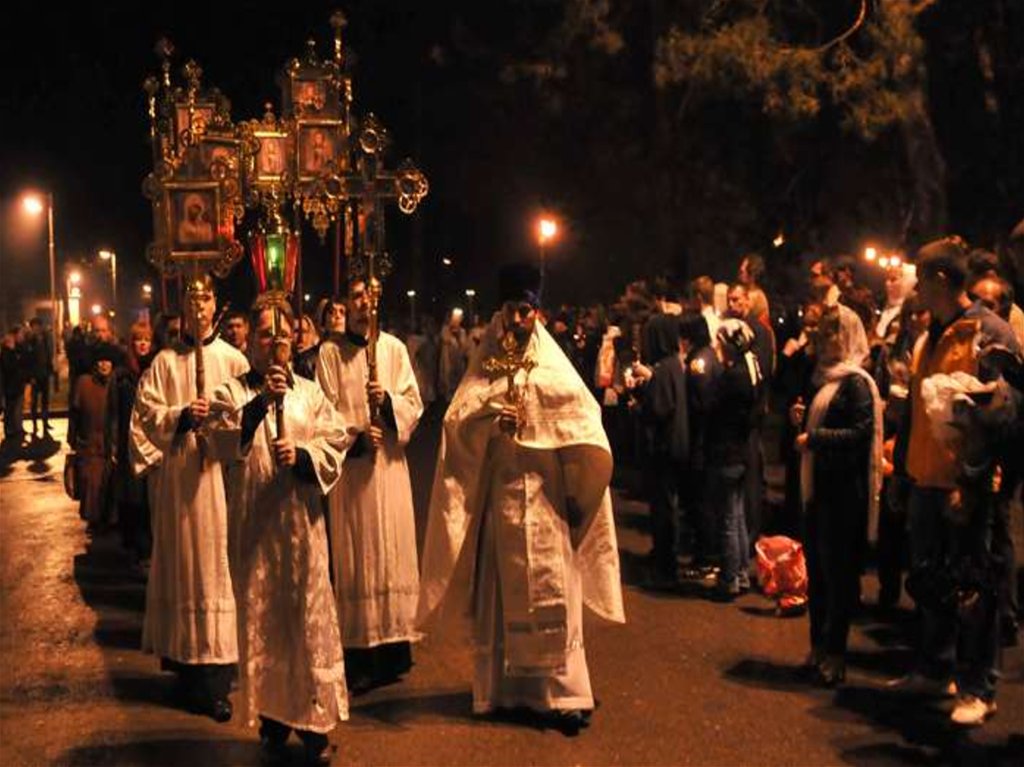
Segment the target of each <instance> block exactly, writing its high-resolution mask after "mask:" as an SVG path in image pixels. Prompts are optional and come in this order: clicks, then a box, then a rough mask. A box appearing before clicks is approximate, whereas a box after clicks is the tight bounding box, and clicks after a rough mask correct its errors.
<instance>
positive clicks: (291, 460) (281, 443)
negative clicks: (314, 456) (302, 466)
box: [271, 439, 295, 467]
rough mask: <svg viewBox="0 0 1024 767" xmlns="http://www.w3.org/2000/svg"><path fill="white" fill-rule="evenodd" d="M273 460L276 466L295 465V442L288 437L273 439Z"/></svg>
mask: <svg viewBox="0 0 1024 767" xmlns="http://www.w3.org/2000/svg"><path fill="white" fill-rule="evenodd" d="M271 444H272V446H273V449H274V461H275V462H276V463H277V465H278V466H285V467H287V466H294V465H295V443H294V442H293V441H292V440H290V439H275V440H274V441H273V442H272V443H271Z"/></svg>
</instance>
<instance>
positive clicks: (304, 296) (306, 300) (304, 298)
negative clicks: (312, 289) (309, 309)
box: [302, 293, 312, 303]
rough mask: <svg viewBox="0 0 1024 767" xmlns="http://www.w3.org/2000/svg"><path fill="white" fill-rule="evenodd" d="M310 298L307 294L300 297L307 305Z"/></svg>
mask: <svg viewBox="0 0 1024 767" xmlns="http://www.w3.org/2000/svg"><path fill="white" fill-rule="evenodd" d="M311 298H312V296H311V295H309V293H306V294H305V295H303V296H302V300H303V301H305V302H306V303H309V300H310V299H311Z"/></svg>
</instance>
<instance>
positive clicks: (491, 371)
mask: <svg viewBox="0 0 1024 767" xmlns="http://www.w3.org/2000/svg"><path fill="white" fill-rule="evenodd" d="M536 366H537V363H536V361H535V360H532V359H530V358H528V357H527V356H526V349H525V348H524V347H522V346H520V345H519V342H518V341H516V336H515V333H513V332H512V331H511V330H510V331H507V332H506V333H505V335H504V336H503V337H502V339H501V354H495V355H494V356H491V357H488V358H487V359H485V360H484V361H483V368H484V372H485V373H487V374H488V375H493V376H505V384H506V388H505V400H506V401H507V402H508V403H509V404H511V405H515V406H516V409H518V410H519V414H520V424H522V420H523V419H522V417H521V416H522V415H523V405H524V403H523V398H522V395H521V393H520V391H519V389H518V388H517V387H516V374H517V373H518V372H519V371H520V370H524V371H526V373H527V374H529V372H530V371H531V370H533V369H534V368H535V367H536Z"/></svg>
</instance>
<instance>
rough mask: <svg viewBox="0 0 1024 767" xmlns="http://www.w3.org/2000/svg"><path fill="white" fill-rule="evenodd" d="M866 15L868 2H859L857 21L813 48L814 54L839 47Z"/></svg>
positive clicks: (929, 0)
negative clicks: (836, 35)
mask: <svg viewBox="0 0 1024 767" xmlns="http://www.w3.org/2000/svg"><path fill="white" fill-rule="evenodd" d="M934 1H935V0H921V2H922V3H928V4H931V3H933V2H934ZM867 15H868V0H860V12H859V13H858V14H857V19H856V20H855V21H854V22H853V26H851V27H850V28H849V29H847V30H846V31H845V32H843V33H842V34H841V35H839V36H838V37H834V38H832V39H831V40H829V41H828V42H827V43H825V44H824V45H821V46H819V47H817V48H815V49H814V51H815V52H816V53H822V52H823V51H827V50H828V49H829V48H831V47H832V46H834V45H839V43H841V42H843V40H846V39H847V38H849V37H850V36H851V35H853V34H854V33H855V32H856V31H857V30H858V29H860V28H861V26H862V25H863V24H864V19H866V18H867Z"/></svg>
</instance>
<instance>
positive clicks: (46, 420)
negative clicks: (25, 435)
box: [30, 377, 50, 436]
mask: <svg viewBox="0 0 1024 767" xmlns="http://www.w3.org/2000/svg"><path fill="white" fill-rule="evenodd" d="M40 405H42V408H41V409H40V407H39V406H40ZM30 412H31V413H32V433H33V434H34V433H35V430H36V414H37V413H39V414H40V415H41V416H42V419H43V430H44V431H45V430H46V428H48V426H49V424H50V379H49V377H46V378H33V379H32V409H31V411H30ZM43 436H45V435H43Z"/></svg>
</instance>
